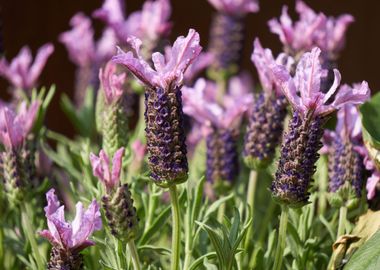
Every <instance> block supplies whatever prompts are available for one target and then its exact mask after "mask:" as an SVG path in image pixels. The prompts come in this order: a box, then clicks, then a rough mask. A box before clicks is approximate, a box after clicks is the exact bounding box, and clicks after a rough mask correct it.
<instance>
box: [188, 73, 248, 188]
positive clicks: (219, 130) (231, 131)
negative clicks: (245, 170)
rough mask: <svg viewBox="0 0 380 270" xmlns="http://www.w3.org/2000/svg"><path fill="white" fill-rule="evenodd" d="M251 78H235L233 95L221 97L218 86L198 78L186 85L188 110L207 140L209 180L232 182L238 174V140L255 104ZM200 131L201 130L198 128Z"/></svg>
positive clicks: (231, 80)
mask: <svg viewBox="0 0 380 270" xmlns="http://www.w3.org/2000/svg"><path fill="white" fill-rule="evenodd" d="M250 86H252V84H251V83H250V82H249V78H247V77H244V76H240V77H233V78H231V79H230V82H229V87H228V89H229V91H228V92H229V94H226V95H225V96H223V99H221V100H222V101H220V100H218V97H217V87H216V85H215V84H214V83H212V82H207V81H205V80H204V79H198V80H197V82H196V83H195V86H194V88H189V87H184V89H183V90H182V92H183V100H184V112H185V113H186V114H187V115H189V116H191V117H192V118H194V119H195V120H196V121H197V122H198V123H199V124H200V125H201V127H200V130H201V132H202V133H203V136H204V137H205V138H206V142H207V179H208V180H209V181H211V182H213V183H214V184H217V185H218V184H222V183H224V181H225V180H227V181H229V182H232V181H233V180H234V179H235V177H236V176H237V174H238V154H237V140H238V137H239V128H240V123H241V120H242V118H243V115H244V113H245V112H246V111H247V109H248V108H249V106H250V105H251V104H252V94H251V93H249V92H250V91H251V90H252V88H251V87H250ZM198 132H200V131H198Z"/></svg>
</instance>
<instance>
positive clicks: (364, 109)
mask: <svg viewBox="0 0 380 270" xmlns="http://www.w3.org/2000/svg"><path fill="white" fill-rule="evenodd" d="M360 112H361V116H362V124H363V136H364V139H365V140H368V141H369V142H370V144H372V145H373V146H374V147H376V148H377V149H380V125H379V119H380V93H377V94H376V95H374V96H373V97H372V98H371V100H370V101H368V102H366V103H364V104H363V105H362V106H361V107H360Z"/></svg>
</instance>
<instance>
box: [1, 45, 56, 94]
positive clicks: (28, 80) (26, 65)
mask: <svg viewBox="0 0 380 270" xmlns="http://www.w3.org/2000/svg"><path fill="white" fill-rule="evenodd" d="M53 52H54V46H53V45H52V44H50V43H48V44H45V45H44V46H42V47H41V48H40V49H39V50H38V52H37V55H36V57H35V59H34V62H33V63H32V61H33V58H32V53H31V51H30V49H29V48H28V47H23V48H22V49H21V50H20V52H19V54H18V55H17V56H16V57H15V58H14V59H13V60H12V62H11V63H8V62H7V60H6V59H5V58H2V59H1V60H0V76H2V77H4V78H6V79H7V80H8V81H9V82H10V83H11V84H12V85H13V87H15V88H17V89H22V90H26V91H28V90H31V89H32V88H33V87H35V86H36V83H37V80H38V77H39V76H40V74H41V72H42V70H43V68H44V66H45V64H46V61H47V59H48V58H49V56H50V55H51V54H52V53H53Z"/></svg>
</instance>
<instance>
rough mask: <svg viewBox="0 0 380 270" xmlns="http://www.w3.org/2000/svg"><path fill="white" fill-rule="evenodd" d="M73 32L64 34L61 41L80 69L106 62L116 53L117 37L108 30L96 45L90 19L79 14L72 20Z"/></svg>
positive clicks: (60, 38)
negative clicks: (95, 63)
mask: <svg viewBox="0 0 380 270" xmlns="http://www.w3.org/2000/svg"><path fill="white" fill-rule="evenodd" d="M70 25H71V27H72V29H71V30H69V31H67V32H64V33H62V34H61V35H60V36H59V40H60V41H61V42H62V43H63V44H64V45H65V46H66V47H67V50H68V52H69V57H70V59H71V61H73V62H74V63H75V64H77V65H78V66H80V67H85V66H89V65H92V64H93V63H94V62H97V61H102V60H105V59H106V58H107V57H110V56H111V55H112V54H113V53H114V51H115V49H114V48H115V44H116V42H115V37H114V35H113V33H112V32H111V31H110V30H106V31H105V32H104V34H103V37H102V38H101V39H100V40H99V42H98V43H97V44H96V43H95V41H94V30H93V29H92V24H91V20H90V18H88V17H86V16H85V15H84V14H83V13H77V14H76V15H74V17H72V18H71V20H70Z"/></svg>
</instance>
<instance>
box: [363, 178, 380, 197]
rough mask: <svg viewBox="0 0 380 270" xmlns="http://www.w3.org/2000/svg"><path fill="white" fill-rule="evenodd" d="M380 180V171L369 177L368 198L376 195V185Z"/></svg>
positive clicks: (367, 185)
mask: <svg viewBox="0 0 380 270" xmlns="http://www.w3.org/2000/svg"><path fill="white" fill-rule="evenodd" d="M379 181H380V175H379V173H377V172H375V173H373V174H372V175H371V177H369V178H368V179H367V184H366V189H367V199H368V200H372V199H373V198H374V197H375V195H376V185H377V183H378V182H379Z"/></svg>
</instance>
